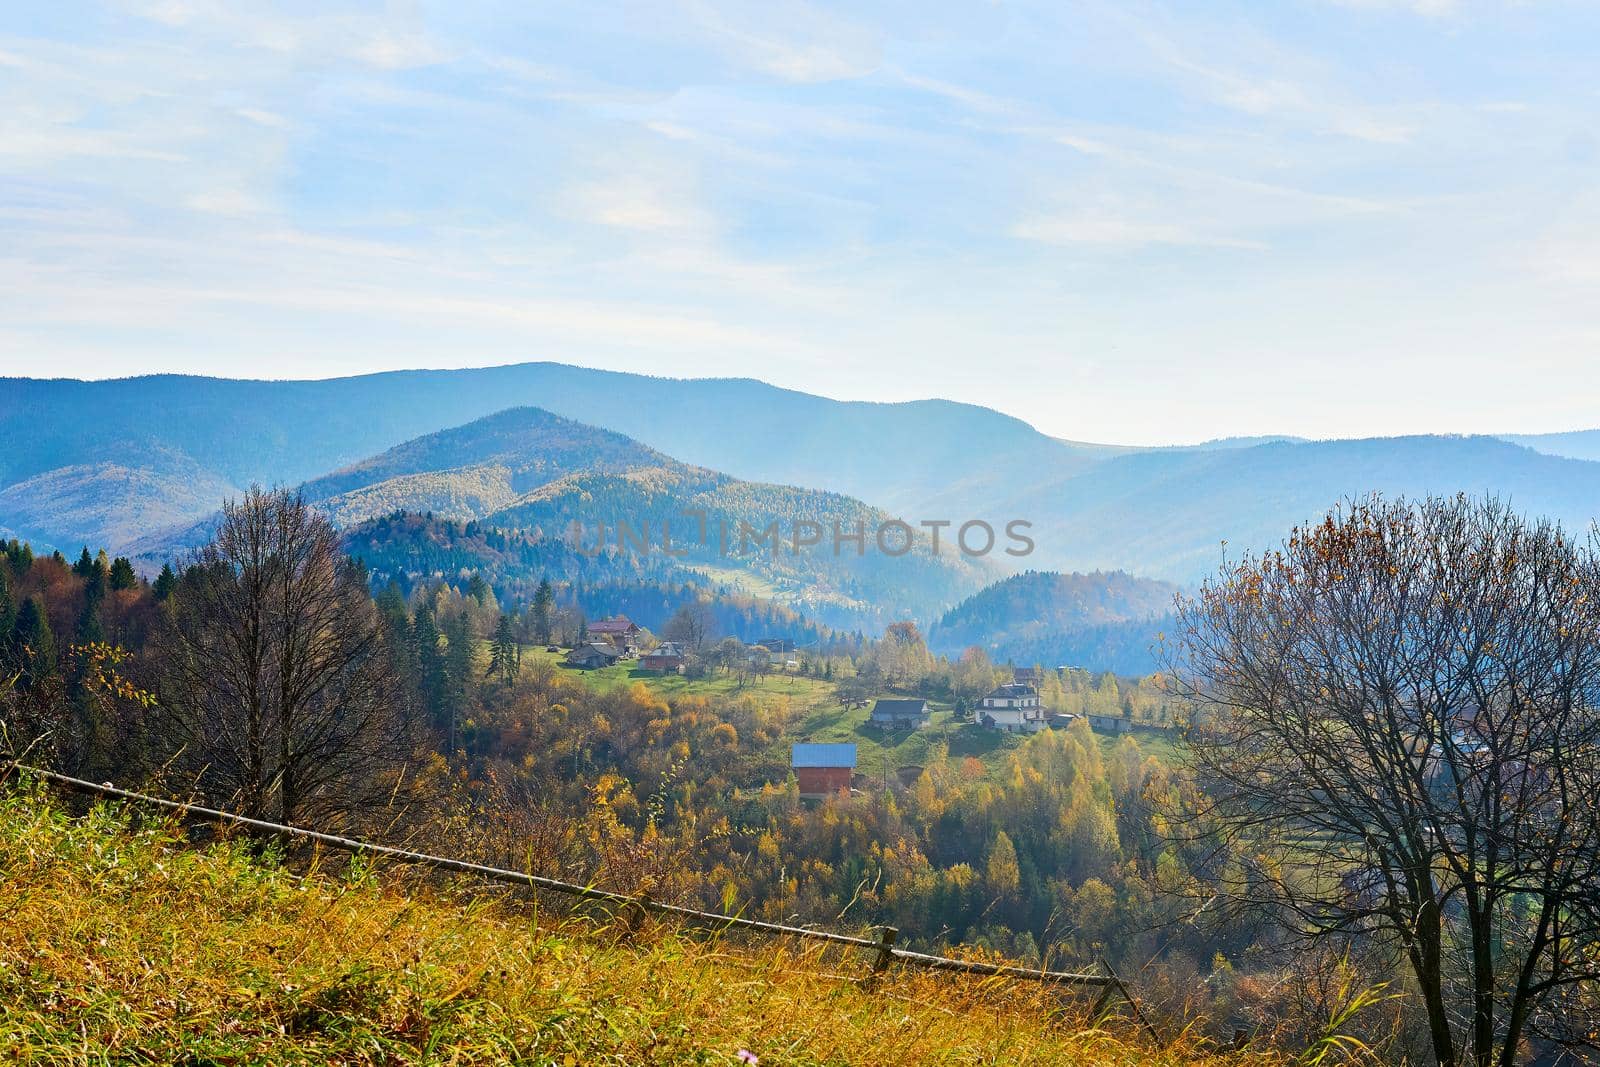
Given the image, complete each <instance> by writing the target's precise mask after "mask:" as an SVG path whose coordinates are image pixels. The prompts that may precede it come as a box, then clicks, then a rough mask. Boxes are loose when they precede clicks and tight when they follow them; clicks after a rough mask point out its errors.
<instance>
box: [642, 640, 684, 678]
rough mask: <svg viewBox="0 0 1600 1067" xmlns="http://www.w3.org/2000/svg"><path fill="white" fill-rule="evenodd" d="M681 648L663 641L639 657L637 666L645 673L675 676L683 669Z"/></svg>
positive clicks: (674, 643)
mask: <svg viewBox="0 0 1600 1067" xmlns="http://www.w3.org/2000/svg"><path fill="white" fill-rule="evenodd" d="M683 660H684V655H683V648H682V646H680V645H678V644H677V643H676V642H674V641H663V642H661V644H659V645H657V646H656V647H655V648H652V649H651V650H650V651H649V652H645V653H642V654H641V655H640V656H639V666H640V667H641V668H643V669H644V670H647V671H661V672H663V673H665V674H676V673H677V672H678V671H680V670H682V669H683Z"/></svg>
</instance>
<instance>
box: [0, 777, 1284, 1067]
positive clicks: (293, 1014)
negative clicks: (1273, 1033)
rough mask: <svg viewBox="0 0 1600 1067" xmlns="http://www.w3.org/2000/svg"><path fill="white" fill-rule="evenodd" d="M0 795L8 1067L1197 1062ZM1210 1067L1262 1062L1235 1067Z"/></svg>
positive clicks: (769, 955) (1, 1039)
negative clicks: (198, 843)
mask: <svg viewBox="0 0 1600 1067" xmlns="http://www.w3.org/2000/svg"><path fill="white" fill-rule="evenodd" d="M180 842H181V838H180V837H179V836H178V835H177V834H175V833H173V832H172V831H171V830H170V829H168V828H164V827H155V826H151V827H143V828H130V827H129V826H128V824H127V823H125V822H124V821H123V819H122V818H121V817H119V816H118V815H116V814H114V813H112V812H109V811H106V810H103V809H102V810H97V811H95V812H92V813H91V814H90V815H89V817H87V818H85V819H82V820H73V819H70V818H68V817H67V816H66V815H64V814H63V813H62V812H61V811H60V810H59V809H58V808H56V807H53V806H52V805H51V804H49V803H48V801H47V800H46V799H45V798H44V797H42V796H41V795H39V794H35V793H23V792H11V791H6V792H4V793H0V915H4V916H5V917H6V920H5V922H4V923H3V924H0V1051H3V1052H4V1053H5V1054H6V1056H8V1057H9V1058H12V1059H16V1060H18V1061H21V1062H32V1063H59V1064H80V1063H81V1064H88V1063H105V1062H119V1063H173V1062H183V1063H193V1064H199V1063H208V1064H211V1063H229V1064H234V1063H273V1064H284V1063H422V1062H428V1063H456V1064H464V1063H499V1062H529V1063H553V1064H646V1063H656V1064H702V1063H707V1064H718V1063H730V1064H731V1063H735V1062H737V1061H736V1059H735V1057H736V1055H737V1053H738V1051H739V1050H740V1049H744V1048H748V1049H751V1050H753V1051H754V1052H756V1053H757V1054H758V1055H759V1056H760V1057H761V1062H762V1063H763V1064H768V1065H774V1064H846V1063H848V1064H876V1063H884V1064H888V1063H894V1064H901V1063H911V1062H915V1063H934V1064H956V1063H961V1064H967V1063H1034V1064H1053V1063H1062V1064H1068V1063H1070V1064H1078V1065H1083V1067H1101V1065H1113V1064H1118V1065H1121V1064H1153V1065H1168V1064H1171V1065H1177V1064H1188V1063H1200V1062H1207V1061H1206V1060H1205V1058H1204V1057H1202V1056H1201V1055H1200V1054H1199V1053H1198V1052H1197V1050H1196V1049H1195V1048H1193V1047H1192V1046H1190V1045H1188V1044H1180V1045H1178V1046H1176V1047H1173V1048H1164V1049H1158V1048H1155V1047H1153V1046H1151V1045H1149V1044H1146V1043H1141V1040H1140V1039H1139V1038H1138V1037H1137V1036H1136V1035H1135V1032H1134V1031H1132V1030H1131V1029H1128V1028H1126V1027H1123V1026H1122V1025H1121V1024H1111V1025H1108V1027H1107V1028H1105V1029H1089V1028H1088V1027H1087V1026H1086V1024H1085V1022H1084V1020H1083V1018H1082V1016H1081V1015H1080V1014H1079V1012H1080V1011H1081V1008H1080V1007H1078V1006H1074V1005H1072V1004H1069V1005H1068V1006H1067V1007H1063V1003H1064V1002H1063V1001H1061V1000H1060V999H1059V998H1058V997H1057V996H1056V995H1054V994H1052V993H1051V992H1049V991H1047V990H1041V989H1038V988H1036V987H1029V986H1027V985H1025V984H1021V983H989V984H985V983H978V982H974V981H971V980H967V979H963V978H946V977H941V976H934V975H931V974H926V973H920V972H919V973H914V974H912V973H906V974H901V973H893V974H890V975H888V976H886V977H885V978H884V979H882V980H881V981H880V983H879V984H877V985H876V986H875V987H874V988H872V989H870V990H869V989H863V988H862V987H861V986H860V985H858V984H857V983H856V982H855V981H853V980H850V979H849V978H843V977H839V976H837V975H836V974H832V973H830V972H834V971H839V970H842V971H844V972H846V973H847V974H851V975H859V974H861V973H862V970H863V965H862V962H861V960H860V959H859V958H853V959H838V958H833V959H822V958H819V957H816V956H814V955H809V954H803V955H797V954H796V953H795V951H794V950H793V948H792V947H789V948H785V947H783V946H773V945H764V946H752V947H748V948H739V947H736V946H731V945H728V944H715V943H708V942H705V941H702V940H698V939H694V938H690V937H685V936H679V935H674V934H672V933H670V932H666V931H662V930H659V929H651V930H646V931H642V932H641V933H640V935H639V936H638V937H636V938H634V939H632V940H622V939H620V938H618V937H617V936H616V933H615V929H614V928H608V927H606V926H605V925H604V924H603V923H601V922H599V921H597V920H594V919H589V920H579V919H574V918H571V917H568V918H565V919H554V918H551V917H549V916H548V915H544V916H538V917H535V916H532V915H531V913H530V911H529V910H528V909H527V908H526V907H523V908H520V909H515V908H512V907H510V906H508V905H496V904H488V903H484V902H482V901H479V902H476V903H474V902H471V901H469V900H467V899H466V897H465V896H464V895H462V896H454V895H453V892H459V891H460V887H458V890H456V891H452V890H447V889H446V890H441V889H433V890H424V889H422V888H420V887H414V888H413V892H412V894H411V895H406V894H404V893H403V892H401V891H400V889H399V888H398V885H397V883H396V882H395V881H393V880H390V879H385V880H384V881H380V880H378V879H376V878H374V877H372V876H371V875H370V873H369V874H368V875H367V876H365V877H351V876H346V877H344V878H337V879H336V878H334V877H331V876H326V875H320V874H312V875H311V876H308V877H304V878H302V877H300V876H297V875H295V874H293V873H291V872H290V871H288V870H286V869H284V868H281V867H277V866H272V865H264V864H261V863H258V862H254V861H252V860H250V859H249V858H247V854H246V850H245V849H243V848H242V847H239V846H233V845H213V846H212V847H210V848H208V849H205V850H193V849H190V848H187V847H183V846H182V845H181V843H180ZM1210 1062H1216V1063H1222V1062H1229V1063H1245V1062H1251V1063H1266V1062H1269V1061H1266V1060H1262V1059H1260V1058H1257V1057H1241V1056H1237V1055H1235V1056H1230V1057H1228V1058H1227V1059H1226V1060H1222V1059H1217V1060H1215V1061H1210Z"/></svg>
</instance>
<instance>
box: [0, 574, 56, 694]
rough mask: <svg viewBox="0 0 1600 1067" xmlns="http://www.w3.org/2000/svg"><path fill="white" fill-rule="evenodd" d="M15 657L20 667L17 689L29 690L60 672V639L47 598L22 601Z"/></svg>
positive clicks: (15, 634) (13, 641)
mask: <svg viewBox="0 0 1600 1067" xmlns="http://www.w3.org/2000/svg"><path fill="white" fill-rule="evenodd" d="M11 647H12V658H13V660H14V662H15V663H16V665H17V666H18V667H19V668H20V670H21V673H20V675H19V676H18V678H17V688H18V689H20V690H23V691H24V692H26V691H27V690H29V689H32V688H33V687H34V686H36V685H38V684H39V683H40V682H43V681H45V680H46V679H48V678H50V677H52V676H53V675H54V674H55V672H56V638H55V634H53V633H51V632H50V617H49V615H48V614H46V613H45V609H44V601H43V600H41V599H40V598H39V597H38V596H31V597H29V598H28V599H27V600H25V601H23V602H22V607H21V609H20V610H18V612H17V621H16V623H15V625H14V626H13V627H12V631H11Z"/></svg>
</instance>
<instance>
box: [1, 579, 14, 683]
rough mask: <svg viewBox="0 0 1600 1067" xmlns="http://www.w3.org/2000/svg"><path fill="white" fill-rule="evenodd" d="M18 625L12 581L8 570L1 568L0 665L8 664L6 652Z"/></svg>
mask: <svg viewBox="0 0 1600 1067" xmlns="http://www.w3.org/2000/svg"><path fill="white" fill-rule="evenodd" d="M16 624H17V605H16V603H15V602H14V601H13V600H12V599H11V580H10V579H9V578H7V577H6V569H5V568H4V567H0V665H3V664H4V663H5V662H6V655H5V653H6V650H7V648H8V646H9V644H10V641H11V629H12V627H14V626H16Z"/></svg>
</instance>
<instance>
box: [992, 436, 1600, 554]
mask: <svg viewBox="0 0 1600 1067" xmlns="http://www.w3.org/2000/svg"><path fill="white" fill-rule="evenodd" d="M1374 490H1377V491H1381V492H1383V493H1385V494H1387V495H1390V496H1394V495H1400V494H1404V495H1408V496H1421V495H1425V494H1428V493H1457V492H1465V493H1470V494H1486V493H1493V494H1498V495H1500V496H1502V497H1504V498H1506V499H1508V500H1509V501H1510V503H1511V504H1512V505H1513V506H1514V507H1516V508H1517V509H1519V510H1521V511H1524V512H1527V513H1530V514H1535V515H1544V516H1548V517H1550V518H1553V519H1558V520H1560V521H1561V522H1562V523H1563V524H1564V525H1565V526H1566V527H1567V528H1568V529H1569V530H1573V531H1583V530H1586V529H1587V528H1588V527H1589V525H1590V524H1591V522H1593V520H1594V518H1595V517H1596V516H1597V515H1600V463H1591V462H1587V461H1583V460H1574V459H1565V458H1561V457H1558V456H1551V455H1546V454H1543V453H1540V452H1535V451H1533V450H1532V449H1529V448H1524V447H1522V446H1520V445H1515V444H1511V443H1509V442H1506V441H1502V440H1499V439H1497V438H1493V437H1438V436H1428V437H1396V438H1370V439H1364V440H1354V441H1313V442H1304V443H1296V442H1289V441H1274V442H1268V443H1266V444H1260V445H1255V446H1253V447H1248V448H1224V449H1216V450H1167V449H1159V450H1151V451H1147V452H1139V453H1134V454H1131V455H1124V456H1117V457H1113V458H1111V459H1108V460H1106V461H1104V462H1102V463H1099V464H1097V465H1095V466H1094V467H1093V468H1091V469H1089V470H1087V471H1083V472H1080V473H1078V474H1075V475H1072V476H1069V477H1065V478H1062V479H1059V480H1057V481H1055V482H1053V483H1052V484H1050V485H1049V486H1047V487H1045V488H1043V489H1040V490H1034V491H1030V492H1028V493H1027V494H1025V495H1023V496H1019V497H1017V498H1016V499H1014V500H1013V501H1012V503H1011V505H1010V507H1011V508H1012V509H1014V510H1015V511H1016V512H1017V513H1018V514H1026V515H1028V516H1029V517H1031V518H1033V519H1034V521H1035V522H1036V523H1037V525H1038V528H1039V531H1040V532H1039V534H1038V541H1039V552H1038V564H1045V565H1049V566H1054V567H1059V568H1063V569H1074V570H1090V569H1094V568H1120V569H1125V570H1130V571H1134V572H1136V573H1139V574H1144V575H1149V576H1152V577H1158V578H1164V579H1168V580H1171V581H1176V582H1183V583H1187V582H1192V581H1195V580H1197V579H1199V578H1201V577H1203V576H1205V575H1207V574H1210V573H1212V572H1213V571H1214V570H1215V569H1216V567H1217V565H1218V563H1219V562H1220V561H1221V559H1222V557H1223V553H1224V551H1226V552H1228V553H1229V554H1232V555H1236V554H1237V553H1239V552H1241V551H1244V550H1247V549H1248V550H1260V549H1262V548H1265V547H1268V546H1271V545H1274V544H1276V543H1277V542H1279V541H1280V540H1282V538H1283V537H1284V535H1285V534H1287V533H1288V531H1289V529H1290V528H1291V527H1292V526H1293V525H1295V524H1296V523H1300V522H1304V521H1307V520H1310V519H1314V518H1317V517H1319V516H1321V515H1322V514H1324V513H1325V512H1326V511H1327V510H1328V509H1329V508H1330V507H1331V506H1333V505H1334V504H1335V503H1337V502H1338V501H1339V500H1340V499H1342V498H1345V497H1349V496H1356V495H1362V494H1365V493H1368V492H1371V491H1374ZM1038 564H1036V565H1038Z"/></svg>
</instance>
